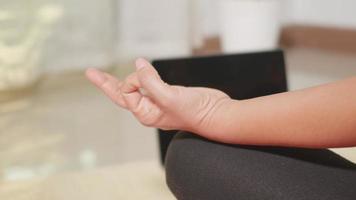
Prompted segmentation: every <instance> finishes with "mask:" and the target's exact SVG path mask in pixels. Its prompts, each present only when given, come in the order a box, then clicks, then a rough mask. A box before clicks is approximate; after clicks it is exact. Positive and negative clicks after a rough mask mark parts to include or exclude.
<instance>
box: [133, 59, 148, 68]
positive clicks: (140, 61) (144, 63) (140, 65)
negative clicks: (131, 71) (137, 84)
mask: <svg viewBox="0 0 356 200" xmlns="http://www.w3.org/2000/svg"><path fill="white" fill-rule="evenodd" d="M146 66H147V61H146V60H145V59H143V58H139V59H137V60H136V69H137V70H140V69H142V68H144V67H146Z"/></svg>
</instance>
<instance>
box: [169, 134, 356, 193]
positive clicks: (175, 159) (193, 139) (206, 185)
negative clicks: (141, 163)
mask: <svg viewBox="0 0 356 200" xmlns="http://www.w3.org/2000/svg"><path fill="white" fill-rule="evenodd" d="M166 175H167V183H168V186H169V188H170V189H171V191H172V192H173V194H174V195H175V196H176V197H177V198H178V199H180V200H190V199H192V200H230V199H231V200H282V199H283V200H314V199H315V200H355V199H356V165H355V164H353V163H352V162H350V161H347V160H346V159H344V158H342V157H340V156H338V155H337V154H335V153H333V152H331V151H329V150H326V149H320V150H316V149H301V148H276V147H252V146H241V145H225V144H219V143H216V142H212V141H208V140H206V139H203V138H200V137H198V136H195V135H192V134H189V133H179V134H177V136H176V137H175V138H174V140H173V141H172V143H171V144H170V147H169V149H168V152H167V157H166Z"/></svg>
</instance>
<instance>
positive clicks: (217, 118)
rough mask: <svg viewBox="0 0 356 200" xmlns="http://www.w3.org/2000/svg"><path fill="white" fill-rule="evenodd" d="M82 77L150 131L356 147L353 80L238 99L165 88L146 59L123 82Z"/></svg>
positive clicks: (98, 75) (96, 74) (90, 73)
mask: <svg viewBox="0 0 356 200" xmlns="http://www.w3.org/2000/svg"><path fill="white" fill-rule="evenodd" d="M86 75H87V77H88V79H89V80H90V81H92V82H93V83H94V84H95V85H96V86H97V87H98V88H99V89H101V90H102V91H103V92H104V93H105V94H106V95H107V96H108V97H109V98H110V99H111V100H112V101H113V102H115V103H116V104H117V105H119V106H121V107H122V108H125V109H127V110H129V111H130V112H132V113H133V115H134V116H135V117H136V118H137V119H138V120H139V121H140V122H141V123H142V124H143V125H146V126H149V127H156V128H161V129H165V130H185V131H190V132H194V133H196V134H199V135H201V136H203V137H206V138H209V139H212V140H215V141H219V142H224V143H230V144H248V145H271V146H294V147H309V148H324V147H344V146H355V145H356V78H352V79H348V80H344V81H339V82H335V83H331V84H327V85H323V86H319V87H314V88H309V89H305V90H300V91H294V92H287V93H281V94H276V95H271V96H265V97H260V98H254V99H249V100H243V101H237V100H232V99H230V98H229V97H228V96H227V95H226V94H225V93H223V92H221V91H219V90H215V89H210V88H199V87H182V86H171V85H168V84H166V83H164V82H163V81H162V80H161V78H160V77H159V75H158V73H157V72H156V70H155V69H154V68H153V67H152V66H151V64H150V63H148V62H147V61H146V60H144V59H138V60H137V61H136V72H134V73H132V74H131V75H129V76H128V77H127V78H126V79H125V80H123V81H120V80H117V79H116V78H115V77H113V76H111V75H109V74H107V73H104V72H100V71H98V70H95V69H88V70H87V72H86Z"/></svg>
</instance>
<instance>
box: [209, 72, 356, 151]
mask: <svg viewBox="0 0 356 200" xmlns="http://www.w3.org/2000/svg"><path fill="white" fill-rule="evenodd" d="M221 110H222V112H221V113H220V114H218V115H217V118H219V120H215V121H216V122H217V123H213V124H214V128H213V129H211V130H214V131H217V132H219V133H218V134H216V135H215V136H213V137H216V138H213V139H216V140H219V141H222V142H227V143H239V144H251V145H278V146H298V147H311V148H319V147H342V146H353V145H356V78H352V79H348V80H344V81H339V82H335V83H331V84H327V85H322V86H318V87H314V88H308V89H304V90H300V91H294V92H287V93H281V94H276V95H271V96H265V97H260V98H254V99H249V100H243V101H232V102H230V103H229V105H225V106H224V107H222V109H221ZM219 130H220V131H219Z"/></svg>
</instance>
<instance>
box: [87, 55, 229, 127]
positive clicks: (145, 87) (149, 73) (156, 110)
mask: <svg viewBox="0 0 356 200" xmlns="http://www.w3.org/2000/svg"><path fill="white" fill-rule="evenodd" d="M86 75H87V77H88V79H89V80H90V81H91V82H93V83H94V84H95V85H96V86H97V87H98V88H100V89H101V90H102V91H103V92H104V93H105V94H106V95H107V96H108V97H109V98H110V99H111V100H112V101H114V102H115V103H116V104H117V105H119V106H121V107H122V108H125V109H127V110H129V111H131V112H132V113H133V114H134V115H135V117H136V118H137V119H138V120H139V121H140V122H141V123H142V124H143V125H146V126H149V127H156V128H161V129H165V130H186V131H192V132H196V133H204V132H206V130H211V129H212V128H213V127H214V121H216V119H217V118H218V116H219V115H218V114H217V113H218V112H220V114H221V109H223V107H224V105H225V104H226V103H227V102H229V101H230V98H229V96H228V95H226V94H225V93H223V92H221V91H219V90H215V89H209V88H199V87H182V86H171V85H168V84H166V83H164V82H163V81H162V79H161V78H160V76H159V75H158V73H157V71H156V70H155V69H154V68H153V66H152V65H151V64H150V63H149V62H147V61H146V60H144V59H138V60H137V61H136V72H134V73H132V74H131V75H129V76H128V77H127V78H126V79H125V80H124V81H119V80H118V79H116V78H115V77H113V76H111V75H109V74H107V73H104V72H101V71H98V70H96V69H88V70H87V72H86Z"/></svg>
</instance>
